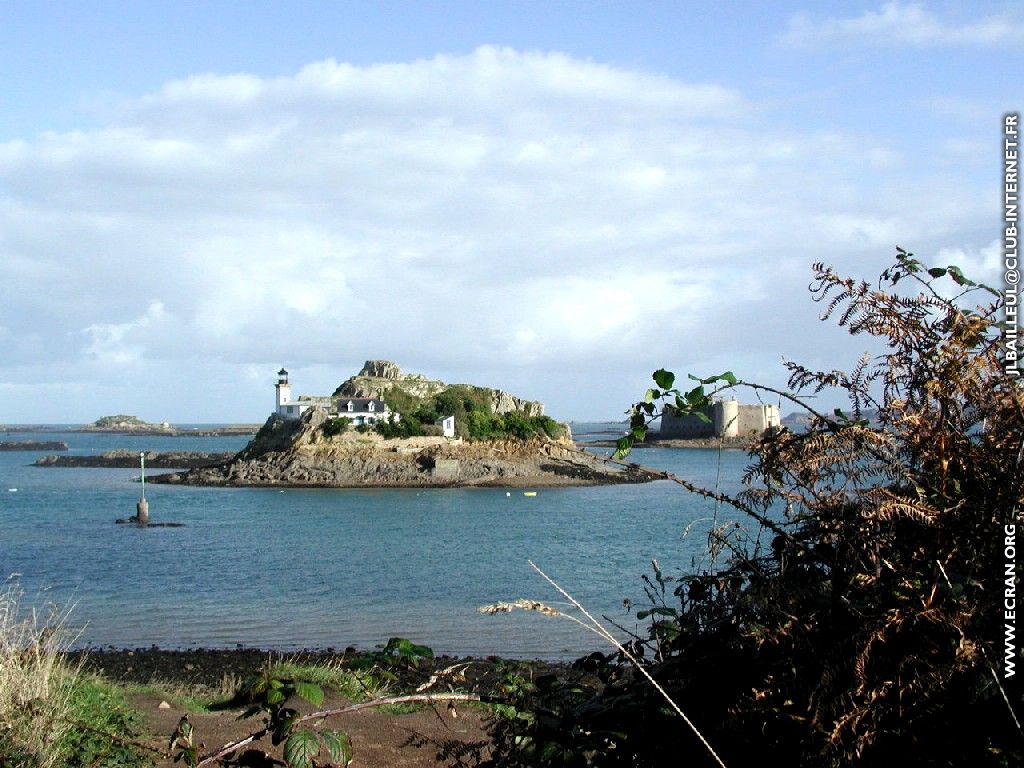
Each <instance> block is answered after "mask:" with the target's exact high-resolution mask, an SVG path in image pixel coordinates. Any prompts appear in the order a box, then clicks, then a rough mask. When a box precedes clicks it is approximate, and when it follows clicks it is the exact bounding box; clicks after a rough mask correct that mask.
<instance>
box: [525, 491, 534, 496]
mask: <svg viewBox="0 0 1024 768" xmlns="http://www.w3.org/2000/svg"><path fill="white" fill-rule="evenodd" d="M536 495H537V492H536V491H523V496H536Z"/></svg>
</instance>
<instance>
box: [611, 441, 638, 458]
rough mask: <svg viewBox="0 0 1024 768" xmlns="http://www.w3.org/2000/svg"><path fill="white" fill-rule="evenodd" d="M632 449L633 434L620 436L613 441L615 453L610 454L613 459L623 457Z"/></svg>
mask: <svg viewBox="0 0 1024 768" xmlns="http://www.w3.org/2000/svg"><path fill="white" fill-rule="evenodd" d="M632 450H633V436H632V435H626V436H625V437H620V438H619V439H618V440H616V441H615V453H613V454H612V458H613V459H624V458H626V457H627V456H629V452H630V451H632Z"/></svg>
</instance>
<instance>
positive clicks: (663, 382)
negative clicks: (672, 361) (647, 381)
mask: <svg viewBox="0 0 1024 768" xmlns="http://www.w3.org/2000/svg"><path fill="white" fill-rule="evenodd" d="M675 381H676V375H675V374H674V373H672V372H671V371H666V370H665V369H664V368H659V369H658V370H656V371H655V372H654V383H655V384H657V385H658V386H659V387H660V388H661V389H671V388H672V385H673V384H674V383H675Z"/></svg>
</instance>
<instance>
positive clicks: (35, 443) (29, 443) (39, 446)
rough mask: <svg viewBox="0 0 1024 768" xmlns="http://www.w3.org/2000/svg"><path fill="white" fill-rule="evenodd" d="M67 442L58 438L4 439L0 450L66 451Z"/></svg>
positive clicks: (0, 444)
mask: <svg viewBox="0 0 1024 768" xmlns="http://www.w3.org/2000/svg"><path fill="white" fill-rule="evenodd" d="M66 450H68V444H67V443H65V442H61V441H58V440H5V441H2V442H0V451H66Z"/></svg>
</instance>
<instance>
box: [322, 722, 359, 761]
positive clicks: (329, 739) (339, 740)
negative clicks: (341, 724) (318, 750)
mask: <svg viewBox="0 0 1024 768" xmlns="http://www.w3.org/2000/svg"><path fill="white" fill-rule="evenodd" d="M320 736H321V737H322V738H323V740H324V747H326V748H327V753H328V754H329V755H330V756H331V760H333V761H334V762H335V763H338V764H339V765H340V766H342V768H345V766H347V765H348V764H349V763H351V762H352V741H351V740H350V739H349V737H348V734H347V733H345V732H343V731H324V732H323V733H321V734H320Z"/></svg>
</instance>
